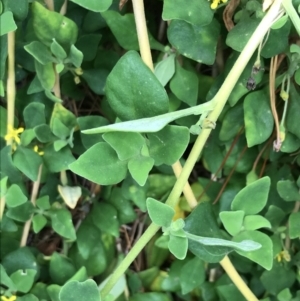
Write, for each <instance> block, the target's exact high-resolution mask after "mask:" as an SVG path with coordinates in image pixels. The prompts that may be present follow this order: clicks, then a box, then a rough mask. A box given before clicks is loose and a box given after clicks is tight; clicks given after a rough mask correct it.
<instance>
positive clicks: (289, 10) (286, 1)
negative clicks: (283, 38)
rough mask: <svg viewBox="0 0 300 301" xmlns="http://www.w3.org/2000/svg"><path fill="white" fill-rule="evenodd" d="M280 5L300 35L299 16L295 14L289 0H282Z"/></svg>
mask: <svg viewBox="0 0 300 301" xmlns="http://www.w3.org/2000/svg"><path fill="white" fill-rule="evenodd" d="M282 6H283V7H284V9H285V11H286V13H287V14H288V15H289V17H290V19H291V21H292V22H293V24H294V26H295V28H296V30H297V32H298V34H299V35H300V18H299V15H298V14H297V12H296V10H295V8H294V6H293V4H292V1H291V0H282Z"/></svg>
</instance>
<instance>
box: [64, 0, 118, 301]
mask: <svg viewBox="0 0 300 301" xmlns="http://www.w3.org/2000/svg"><path fill="white" fill-rule="evenodd" d="M71 1H72V2H74V3H76V4H78V5H80V6H82V7H84V8H85V9H87V10H91V11H94V12H103V11H106V10H108V8H109V7H110V6H111V4H112V2H113V1H112V0H102V1H97V0H71ZM62 301H63V300H62Z"/></svg>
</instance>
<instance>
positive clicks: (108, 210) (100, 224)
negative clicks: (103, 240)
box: [91, 202, 120, 237]
mask: <svg viewBox="0 0 300 301" xmlns="http://www.w3.org/2000/svg"><path fill="white" fill-rule="evenodd" d="M91 216H92V219H93V223H94V225H96V226H97V228H98V229H99V230H101V231H102V232H103V233H109V234H111V235H113V236H115V237H118V236H119V226H120V225H119V221H118V219H117V210H116V208H114V207H113V206H112V205H110V204H106V203H103V202H102V203H96V204H95V205H94V208H93V211H92V214H91Z"/></svg>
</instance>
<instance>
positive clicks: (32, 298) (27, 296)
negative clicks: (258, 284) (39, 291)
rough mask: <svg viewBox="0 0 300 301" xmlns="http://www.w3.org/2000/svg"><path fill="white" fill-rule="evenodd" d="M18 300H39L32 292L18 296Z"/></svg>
mask: <svg viewBox="0 0 300 301" xmlns="http://www.w3.org/2000/svg"><path fill="white" fill-rule="evenodd" d="M18 301H39V299H38V298H37V297H36V296H35V295H33V294H26V295H24V296H22V297H19V296H18Z"/></svg>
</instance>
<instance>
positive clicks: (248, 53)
mask: <svg viewBox="0 0 300 301" xmlns="http://www.w3.org/2000/svg"><path fill="white" fill-rule="evenodd" d="M136 1H141V0H136ZM280 5H281V0H275V1H274V3H273V4H272V6H271V8H270V10H269V11H268V13H267V14H266V16H265V17H264V18H263V20H262V21H261V22H260V24H259V25H258V27H257V29H256V30H255V32H254V33H253V35H252V36H251V38H250V39H249V41H248V43H247V45H246V46H245V48H244V50H243V51H242V53H241V54H240V56H239V57H238V59H237V61H236V63H235V64H234V66H233V68H232V69H231V71H230V72H229V74H228V76H227V78H226V79H225V81H224V83H223V85H222V86H221V88H220V89H219V91H218V93H217V94H216V96H215V97H214V98H213V101H214V103H215V108H214V109H213V111H212V112H211V113H210V114H209V116H208V119H209V120H210V121H212V122H216V121H217V119H218V117H219V115H220V114H221V112H222V110H223V108H224V106H225V104H226V101H227V99H228V97H229V95H230V93H231V91H232V89H233V88H234V86H235V84H236V82H237V81H238V79H239V77H240V75H241V74H242V72H243V70H244V69H245V67H246V65H247V64H248V62H249V60H250V59H251V57H252V55H253V53H254V52H255V50H256V48H257V47H258V45H259V43H260V42H261V40H262V39H263V37H264V36H265V34H266V33H267V31H268V30H269V29H270V27H271V25H272V23H273V21H274V20H275V19H276V17H277V16H278V13H279V11H280ZM210 132H211V129H203V130H202V131H201V133H200V135H199V136H198V138H197V140H196V142H195V144H194V146H193V149H192V151H191V153H190V155H189V157H188V159H187V161H186V164H185V165H184V168H183V170H182V172H181V174H180V176H179V177H178V179H177V181H176V183H175V185H174V187H173V189H172V191H171V193H170V195H169V197H168V199H167V201H166V204H168V205H171V206H172V207H174V206H175V205H176V204H177V202H178V198H179V197H180V194H181V192H182V190H183V188H184V186H185V184H186V182H187V180H188V178H189V175H190V173H191V171H192V169H193V168H194V165H195V163H196V161H197V159H198V157H199V154H200V153H201V151H202V149H203V147H204V145H205V143H206V140H207V138H208V137H209V135H210ZM158 230H159V227H157V226H156V225H154V224H151V225H150V226H149V228H148V229H147V230H146V231H145V233H144V234H143V235H142V236H141V238H140V239H139V241H138V242H137V243H136V244H135V245H134V247H133V248H132V250H131V251H130V252H129V253H128V255H127V256H126V257H125V259H124V260H123V262H122V263H121V264H120V265H119V266H118V268H117V269H116V270H115V272H114V273H113V274H112V276H111V278H110V280H109V281H108V282H107V284H106V285H105V286H104V288H103V290H102V292H101V295H102V297H105V296H106V295H107V294H108V293H109V292H110V290H111V289H112V288H113V286H114V284H115V283H116V282H117V280H118V279H119V278H120V277H121V276H122V275H123V274H124V272H125V271H126V269H127V268H128V267H129V266H130V264H131V263H132V262H133V260H134V259H135V258H136V256H137V255H138V254H139V252H140V251H141V250H142V249H143V248H144V246H145V245H146V244H147V243H148V241H149V240H150V239H151V238H152V237H153V235H154V234H155V233H156V232H157V231H158ZM225 258H226V257H225ZM226 263H228V260H225V261H224V262H223V263H222V266H223V267H224V266H225V267H226ZM232 277H235V276H232ZM232 279H233V278H232ZM234 282H235V283H236V282H237V281H234ZM249 291H250V290H249V288H248V289H245V291H244V292H242V293H243V294H244V296H245V297H246V296H247V298H248V300H251V301H252V300H255V301H256V300H257V299H256V297H255V296H254V295H253V293H252V292H251V291H250V292H249ZM247 294H248V295H247Z"/></svg>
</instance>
